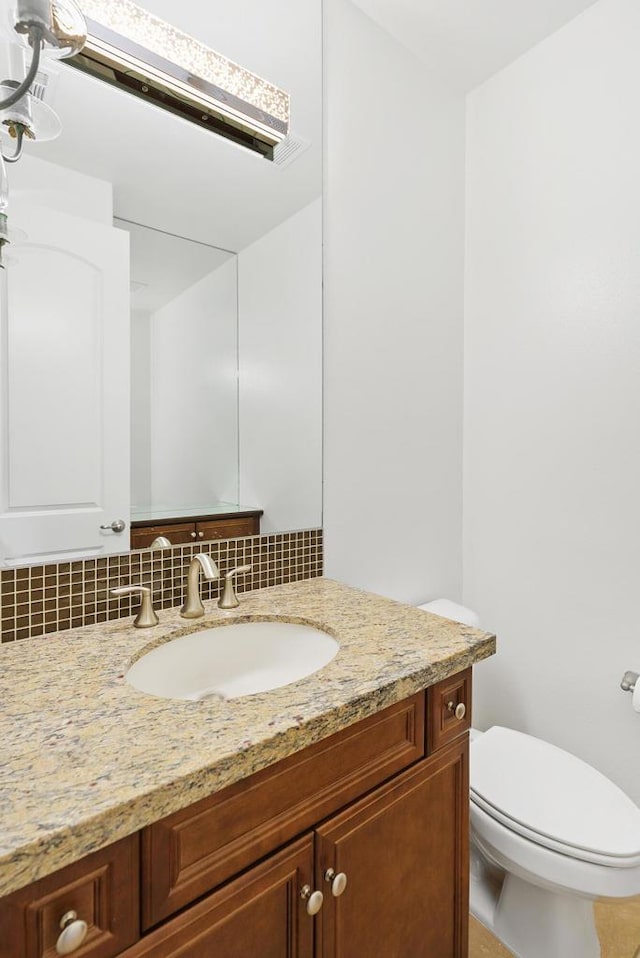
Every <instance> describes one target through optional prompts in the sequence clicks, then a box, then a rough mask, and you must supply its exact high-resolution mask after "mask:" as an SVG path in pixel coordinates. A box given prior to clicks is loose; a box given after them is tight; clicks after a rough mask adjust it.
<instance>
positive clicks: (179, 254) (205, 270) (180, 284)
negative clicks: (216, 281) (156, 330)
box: [113, 218, 233, 313]
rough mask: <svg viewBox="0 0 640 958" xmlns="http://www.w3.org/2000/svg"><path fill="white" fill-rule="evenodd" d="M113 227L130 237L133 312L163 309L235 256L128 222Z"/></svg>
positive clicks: (124, 221) (150, 311) (115, 222)
mask: <svg viewBox="0 0 640 958" xmlns="http://www.w3.org/2000/svg"><path fill="white" fill-rule="evenodd" d="M113 225H114V226H117V227H118V229H122V230H126V231H127V232H128V233H129V243H130V266H131V309H132V310H138V311H139V312H143V313H155V312H156V310H158V309H162V307H163V306H166V305H167V303H170V302H172V301H173V300H174V299H176V298H177V297H178V296H179V295H180V294H181V293H183V292H184V291H185V290H187V289H191V287H192V286H195V285H196V283H198V282H199V281H200V280H201V279H204V277H205V276H209V275H210V274H211V273H214V272H215V271H216V270H217V269H218V267H220V266H222V265H223V264H224V263H226V262H227V260H228V259H229V257H231V256H233V253H227V252H226V251H225V250H221V249H216V248H214V247H211V246H206V245H204V244H203V243H194V242H193V240H186V239H182V237H179V236H173V235H172V234H171V233H164V232H158V231H157V230H152V229H149V228H148V227H146V226H138V225H137V223H128V222H127V221H126V220H121V219H118V218H116V219H115V220H114V224H113Z"/></svg>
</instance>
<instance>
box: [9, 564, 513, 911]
mask: <svg viewBox="0 0 640 958" xmlns="http://www.w3.org/2000/svg"><path fill="white" fill-rule="evenodd" d="M273 617H280V618H284V619H286V620H288V621H293V622H301V623H306V624H309V625H314V626H317V627H318V628H320V629H323V630H324V631H326V632H328V633H329V634H330V635H332V636H333V637H334V638H335V639H337V641H338V642H339V644H340V651H339V652H338V654H337V656H336V657H335V658H334V659H333V661H332V662H331V663H330V664H329V665H327V666H325V667H324V668H323V669H321V670H320V671H319V672H316V673H315V674H314V675H311V676H309V677H308V678H306V679H303V680H301V681H299V682H295V683H293V684H291V685H288V686H285V687H283V688H280V689H276V690H274V691H272V692H265V693H261V694H258V695H252V696H247V697H245V698H239V699H233V700H230V701H220V700H218V699H212V698H208V699H204V700H202V701H199V702H187V701H177V700H169V699H160V698H156V697H153V696H150V695H146V694H144V693H142V692H138V691H136V690H135V689H133V688H132V687H131V686H129V685H128V684H127V682H126V681H125V678H124V676H125V673H126V671H127V668H128V667H129V665H130V664H131V663H132V661H134V660H135V659H137V658H139V657H140V655H141V654H142V653H143V652H144V651H146V650H147V649H148V648H150V647H153V646H154V645H157V644H159V643H161V642H163V641H166V640H168V639H171V638H175V637H176V636H178V635H184V634H185V633H187V632H192V631H194V630H196V629H202V628H211V626H212V625H217V624H222V625H226V624H230V623H232V622H234V621H237V620H240V621H252V620H253V621H256V620H261V619H269V618H273ZM131 622H132V620H131V619H123V620H118V621H116V622H110V623H106V624H104V625H98V626H89V627H86V628H80V629H74V630H72V631H70V632H61V633H58V634H57V635H53V636H50V637H45V638H42V639H27V640H24V641H22V642H19V643H18V642H15V643H7V644H5V645H3V646H0V709H1V714H0V742H1V745H0V896H2V895H5V894H8V893H9V892H11V891H13V890H15V889H17V888H21V887H22V886H24V885H26V884H28V883H30V882H32V881H35V880H36V879H37V878H41V877H43V876H44V875H47V874H50V873H51V872H53V871H56V870H57V869H58V868H61V867H63V866H64V865H68V864H69V863H70V862H72V861H76V860H78V859H80V858H82V857H83V856H84V855H87V854H88V853H89V852H92V851H95V850H96V849H98V848H101V847H103V846H105V845H108V844H110V843H111V842H114V841H116V840H117V839H119V838H123V837H124V836H126V835H129V834H131V833H132V832H135V831H137V830H138V829H140V828H142V827H144V826H145V825H149V824H151V823H152V822H154V821H157V820H158V819H160V818H162V817H163V816H165V815H168V814H170V813H171V812H174V811H177V810H178V809H181V808H185V807H186V806H188V805H190V804H191V803H192V802H195V801H198V800H199V799H201V798H204V797H205V796H206V795H209V794H211V793H212V792H215V791H217V790H219V789H221V788H223V787H225V786H226V785H230V784H231V783H233V782H236V781H238V780H239V779H242V778H245V777H246V776H248V775H251V774H252V773H253V772H256V771H258V770H259V769H262V768H265V767H266V766H268V765H271V764H273V763H274V762H276V761H278V760H279V759H282V758H285V757H286V756H288V755H291V754H292V753H294V752H296V751H298V750H299V749H302V748H304V747H306V746H307V745H310V744H312V743H313V742H316V741H318V740H319V739H322V738H324V737H325V736H327V735H331V734H332V733H334V732H337V731H339V730H340V729H343V728H346V727H347V726H348V725H351V724H352V723H353V722H356V721H358V720H359V719H363V718H365V717H366V716H368V715H371V714H373V713H374V712H377V711H379V710H380V709H382V708H385V707H386V706H387V705H391V704H392V703H394V702H398V701H400V700H401V699H404V698H407V697H408V696H410V695H412V694H413V693H414V692H417V691H419V690H420V689H423V688H425V687H427V686H429V685H433V683H434V682H437V681H439V680H440V679H443V678H446V677H447V676H449V675H453V674H455V673H456V672H459V671H461V670H462V669H465V668H467V667H468V666H470V665H472V664H473V663H474V662H477V661H479V660H480V659H483V658H486V657H487V656H489V655H492V654H493V652H494V651H495V640H494V637H493V636H491V635H488V634H487V633H484V632H480V631H478V630H477V629H472V628H468V627H467V626H462V625H459V624H456V623H453V622H450V621H448V620H446V619H442V618H439V617H437V616H433V615H429V614H428V613H426V612H422V611H420V610H419V609H414V608H412V607H411V606H405V605H402V604H400V603H397V602H393V601H391V600H389V599H383V598H380V597H379V596H375V595H371V594H369V593H365V592H359V591H356V590H354V589H350V588H346V587H345V586H342V585H339V584H338V583H337V582H333V581H331V580H329V579H312V580H310V581H306V582H299V583H294V584H290V585H284V586H276V587H274V588H271V589H262V590H260V591H257V592H252V593H245V594H244V595H242V596H241V604H240V607H239V609H236V610H234V611H233V612H221V611H220V610H219V609H218V608H217V607H216V606H215V604H213V603H211V604H209V605H208V606H207V611H206V615H205V618H203V619H199V620H196V621H195V622H193V621H192V622H187V621H186V620H185V619H182V618H180V615H179V612H178V610H177V609H172V610H169V611H166V612H164V613H161V614H160V625H159V626H156V628H154V629H134V628H132V625H131Z"/></svg>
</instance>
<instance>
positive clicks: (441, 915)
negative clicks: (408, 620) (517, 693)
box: [0, 670, 471, 958]
mask: <svg viewBox="0 0 640 958" xmlns="http://www.w3.org/2000/svg"><path fill="white" fill-rule="evenodd" d="M470 695H471V671H470V670H468V671H467V672H465V673H461V674H460V675H458V676H455V677H454V679H448V680H446V681H445V682H442V683H440V684H439V685H436V686H434V687H432V688H430V689H428V690H427V692H426V693H425V692H420V693H418V694H417V695H414V696H412V697H411V698H409V699H406V700H405V701H403V702H400V703H398V704H396V705H392V706H390V707H389V708H386V709H384V710H383V711H381V712H379V713H377V714H376V715H373V716H371V717H370V718H368V719H365V720H364V721H361V722H358V723H356V724H355V725H353V726H352V727H350V728H347V729H345V730H344V731H342V732H339V733H337V734H335V735H332V736H330V737H328V738H327V739H324V740H322V741H320V742H318V743H316V744H315V745H313V746H311V747H309V748H307V749H303V750H302V751H301V752H299V753H297V754H295V755H292V756H291V757H289V758H287V759H285V760H283V761H281V762H278V763H276V764H275V765H273V766H271V767H269V768H267V769H264V770H263V771H261V772H258V773H257V774H255V775H253V776H251V777H249V778H248V779H245V780H244V781H242V782H239V783H237V784H236V785H233V786H230V787H229V788H226V789H224V790H222V791H221V792H219V793H216V794H214V795H212V796H211V797H210V798H207V799H204V800H203V801H200V802H198V803H197V804H195V805H193V806H191V807H189V808H187V809H184V810H183V811H181V812H178V813H175V814H174V815H170V816H168V817H167V818H165V819H163V820H162V821H160V822H157V823H156V824H154V825H151V826H150V827H149V828H146V829H143V831H142V832H141V835H140V837H141V846H140V848H141V858H140V861H141V880H140V885H139V884H138V859H137V853H138V837H139V836H137V835H135V836H132V837H131V839H126V840H125V842H119V843H116V844H115V845H113V846H111V847H110V848H107V849H103V850H102V851H101V852H98V853H96V854H95V855H92V856H89V857H88V858H87V859H85V860H83V861H82V862H79V863H78V864H76V865H73V866H71V867H70V869H63V870H62V871H61V872H58V873H57V874H56V875H52V876H49V878H46V879H43V880H42V881H41V882H37V883H36V884H35V885H33V886H30V887H29V888H26V889H23V890H21V891H20V892H16V893H14V895H11V896H9V897H8V898H6V899H4V900H3V901H1V902H0V925H1V926H2V927H3V929H5V933H4V940H3V939H2V936H0V958H18V956H20V958H53V956H54V954H55V936H56V928H57V926H58V923H59V921H60V917H61V913H62V912H61V909H67V908H74V909H75V910H77V911H78V914H79V917H81V918H84V919H85V920H87V921H88V922H90V929H91V937H88V938H87V941H86V943H85V945H83V946H82V947H81V948H80V949H79V950H78V951H77V952H75V954H77V955H78V958H113V956H115V955H116V954H119V955H121V956H122V958H213V956H214V955H215V956H216V958H245V956H247V955H258V956H260V958H465V956H466V954H467V916H468V869H469V860H468V856H469V849H468V830H469V808H468V804H469V796H468V790H469V772H468V735H467V729H468V723H469V705H470ZM450 702H454V703H455V704H454V708H453V709H451V708H450V707H449V703H450ZM461 703H464V704H465V714H464V716H462V715H461V711H462V710H460V709H458V717H456V714H455V710H456V707H457V706H458V705H460V704H461ZM443 709H444V712H443V711H442V710H443ZM445 713H446V714H445ZM434 716H439V721H440V719H441V720H442V722H443V723H444V725H442V724H441V723H440V724H438V727H437V729H435V730H434V729H431V728H430V725H431V724H432V723H433V722H434V721H435V719H434ZM451 716H453V718H452V717H451ZM425 718H426V729H425ZM451 723H453V724H451ZM114 856H115V858H114ZM123 856H124V857H123ZM116 859H117V860H118V861H119V862H120V864H119V865H118V866H117V867H116V866H115V865H112V864H110V863H111V862H112V860H114V861H115V860H116ZM105 868H106V869H107V871H106V872H105ZM109 869H112V870H111V872H109ZM105 875H107V876H108V877H105ZM96 876H98V877H96ZM345 876H346V882H345ZM100 882H102V884H101V885H100ZM91 883H93V884H91ZM139 887H140V888H141V899H142V901H141V904H142V929H141V932H140V930H139V929H138V924H137V918H138V891H139ZM87 889H89V891H87ZM91 889H94V890H93V891H92V890H91ZM318 892H321V893H322V896H323V900H322V903H321V907H315V908H314V907H312V906H319V900H320V896H319V895H318V894H317V893H318ZM311 895H313V896H314V897H313V898H312V899H311V900H310V897H309V896H311ZM310 912H312V913H310ZM59 913H60V914H59ZM86 916H88V917H86ZM7 929H8V933H7V931H6V930H7ZM140 934H142V937H140ZM30 936H31V937H30ZM38 936H40V937H38ZM7 941H8V945H7ZM32 942H35V943H36V944H32ZM3 947H4V948H5V950H4V951H3V950H2V949H3ZM7 947H8V948H9V951H7V950H6V948H7Z"/></svg>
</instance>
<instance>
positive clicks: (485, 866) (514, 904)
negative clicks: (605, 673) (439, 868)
mask: <svg viewBox="0 0 640 958" xmlns="http://www.w3.org/2000/svg"><path fill="white" fill-rule="evenodd" d="M451 606H452V604H451V603H449V605H448V606H447V614H446V616H445V617H446V618H451V619H454V620H456V621H466V622H468V621H469V615H473V613H470V611H469V610H467V609H462V608H461V612H460V615H459V616H458V614H457V613H456V609H455V607H454V608H453V609H452V608H451ZM422 608H426V609H427V611H431V612H434V611H435V610H434V609H432V608H430V604H429V605H427V606H422ZM435 614H442V613H438V612H437V611H435ZM465 614H466V615H465ZM463 615H465V619H463ZM470 786H471V794H470V802H471V804H470V821H471V882H470V907H471V913H472V914H473V915H474V917H475V918H477V919H478V920H479V921H480V922H482V924H484V925H485V926H486V927H487V928H488V929H489V930H490V931H491V932H492V933H493V934H494V935H495V936H496V938H498V939H500V940H501V941H502V942H503V943H504V944H505V945H506V946H507V948H509V949H510V950H511V951H512V952H513V954H514V955H516V956H517V958H600V954H601V952H600V944H599V941H598V935H597V932H596V928H595V922H594V917H593V901H594V900H595V899H599V898H628V897H631V896H633V895H638V894H640V809H639V808H638V807H637V805H635V803H634V802H632V801H631V799H630V798H629V797H628V796H627V795H625V793H624V792H622V791H621V790H620V789H619V788H618V787H617V786H616V785H614V784H613V782H611V781H610V780H609V779H608V778H606V776H604V775H602V774H601V773H600V772H598V771H597V770H596V769H594V768H592V767H591V766H590V765H587V764H586V763H585V762H583V761H582V760H581V759H579V758H577V757H576V756H574V755H571V754H570V753H569V752H565V751H564V750H562V749H560V748H557V747H556V746H554V745H551V744H549V743H548V742H544V741H542V740H540V739H537V738H534V737H533V736H530V735H525V734H523V733H521V732H516V731H514V730H513V729H506V728H501V727H500V726H494V727H493V728H490V729H489V730H488V731H487V732H477V731H475V730H474V731H473V732H472V733H471V762H470Z"/></svg>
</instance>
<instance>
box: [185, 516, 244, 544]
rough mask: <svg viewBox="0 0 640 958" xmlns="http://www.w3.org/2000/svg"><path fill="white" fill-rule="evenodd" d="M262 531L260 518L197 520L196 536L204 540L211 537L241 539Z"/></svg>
mask: <svg viewBox="0 0 640 958" xmlns="http://www.w3.org/2000/svg"><path fill="white" fill-rule="evenodd" d="M259 532H260V522H259V520H258V519H251V518H248V519H224V520H220V521H219V522H196V537H197V538H198V539H199V540H201V541H202V542H209V541H210V540H211V539H240V538H242V536H253V535H257V534H259Z"/></svg>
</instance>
